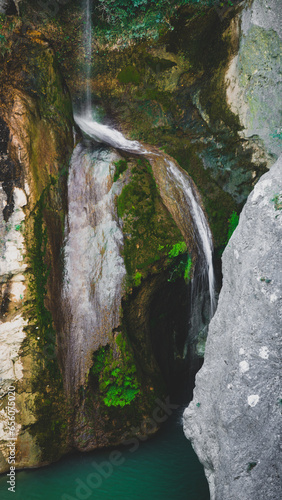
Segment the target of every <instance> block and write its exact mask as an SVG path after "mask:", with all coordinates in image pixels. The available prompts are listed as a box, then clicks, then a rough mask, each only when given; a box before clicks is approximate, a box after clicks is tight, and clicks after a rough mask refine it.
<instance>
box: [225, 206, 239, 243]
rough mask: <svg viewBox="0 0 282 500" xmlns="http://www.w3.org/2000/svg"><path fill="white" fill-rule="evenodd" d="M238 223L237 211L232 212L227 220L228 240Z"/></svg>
mask: <svg viewBox="0 0 282 500" xmlns="http://www.w3.org/2000/svg"><path fill="white" fill-rule="evenodd" d="M238 223H239V215H238V214H237V212H232V214H231V216H230V219H229V220H228V233H227V241H229V240H230V238H231V236H232V234H233V233H234V231H235V229H236V227H237V226H238Z"/></svg>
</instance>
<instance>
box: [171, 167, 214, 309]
mask: <svg viewBox="0 0 282 500" xmlns="http://www.w3.org/2000/svg"><path fill="white" fill-rule="evenodd" d="M168 165H169V167H168V168H169V174H170V175H171V177H172V179H173V181H174V182H175V183H176V184H177V185H178V186H179V188H180V189H182V190H183V193H184V197H185V200H186V202H187V205H188V206H189V211H190V215H191V217H192V220H193V228H194V237H195V240H196V243H197V250H198V256H199V257H200V258H201V261H202V266H203V269H202V271H203V273H207V276H208V282H209V295H210V318H212V317H213V315H214V312H215V308H216V299H215V277H214V269H213V260H212V256H213V242H212V234H211V230H210V227H209V224H208V221H207V218H206V216H205V213H204V211H203V209H202V207H201V200H200V197H199V194H198V192H197V191H196V189H195V186H194V185H193V184H192V182H191V179H190V178H189V177H188V175H184V172H182V171H181V170H180V169H179V168H177V166H176V165H175V163H173V162H172V161H171V160H168Z"/></svg>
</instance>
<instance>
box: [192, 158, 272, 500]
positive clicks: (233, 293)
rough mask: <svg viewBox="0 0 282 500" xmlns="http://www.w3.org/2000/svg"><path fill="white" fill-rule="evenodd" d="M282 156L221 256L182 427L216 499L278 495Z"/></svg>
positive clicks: (252, 196)
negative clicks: (217, 288)
mask: <svg viewBox="0 0 282 500" xmlns="http://www.w3.org/2000/svg"><path fill="white" fill-rule="evenodd" d="M281 169H282V157H280V158H279V159H278V161H277V162H276V163H275V165H273V166H272V167H271V169H270V171H269V172H268V173H266V174H265V175H264V176H262V178H261V179H260V180H259V182H258V183H257V184H256V186H255V189H254V191H253V192H252V193H251V194H250V196H249V198H248V201H247V203H246V205H245V207H244V209H243V211H242V214H241V216H240V222H239V225H238V227H237V229H236V230H235V232H234V233H233V236H232V237H231V240H230V241H229V243H228V246H227V248H226V250H225V252H224V254H223V287H222V290H221V292H220V297H219V303H218V309H217V312H216V314H215V316H214V318H213V320H212V322H211V324H210V328H209V333H208V339H207V345H206V353H205V361H204V365H203V367H202V368H201V370H200V371H199V372H198V374H197V376H196V388H195V390H194V397H193V401H192V402H191V403H190V405H189V407H188V409H186V410H185V412H184V416H183V423H184V432H185V434H186V436H187V438H189V439H190V440H191V441H192V444H193V446H194V448H195V450H196V453H197V454H198V457H199V459H200V460H201V462H202V463H203V465H204V467H205V471H206V476H207V478H208V481H209V485H210V492H211V499H212V500H213V499H217V500H226V499H227V498H228V500H233V499H234V500H235V499H237V498H241V499H242V500H250V499H256V500H266V499H269V500H270V499H272V500H273V499H276V498H277V499H278V498H280V497H281V493H282V490H281V472H282V471H281V460H280V458H279V453H280V433H281V372H280V370H281V327H282V304H281V296H282V272H281V270H282V261H281V251H280V248H281V237H282V176H281V171H282V170H281Z"/></svg>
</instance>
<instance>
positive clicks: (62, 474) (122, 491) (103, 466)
mask: <svg viewBox="0 0 282 500" xmlns="http://www.w3.org/2000/svg"><path fill="white" fill-rule="evenodd" d="M181 414H182V410H181V411H179V413H178V415H173V417H171V418H170V419H169V420H168V421H167V422H166V423H165V424H164V426H163V427H162V429H161V430H160V431H159V432H158V433H157V434H156V435H155V436H154V437H153V438H151V439H150V440H148V441H145V442H143V443H142V442H137V441H136V442H135V443H134V444H133V443H131V444H127V445H123V446H122V447H119V448H116V449H113V450H103V451H96V452H90V453H84V454H82V453H79V454H75V455H71V456H67V457H64V458H63V459H61V460H60V461H59V462H57V463H55V464H52V465H50V466H48V467H43V468H40V469H33V470H23V471H19V472H17V474H16V493H12V492H9V491H8V489H7V488H8V485H7V483H6V481H7V476H6V475H3V476H1V477H0V498H1V500H12V499H13V500H87V499H89V500H94V499H96V500H135V499H136V500H209V498H210V496H209V490H208V485H207V481H206V479H205V475H204V471H203V467H202V466H201V464H200V463H199V461H198V459H197V456H196V454H195V453H194V451H193V449H192V447H191V445H190V443H189V441H187V439H186V438H185V437H184V434H183V430H182V425H181Z"/></svg>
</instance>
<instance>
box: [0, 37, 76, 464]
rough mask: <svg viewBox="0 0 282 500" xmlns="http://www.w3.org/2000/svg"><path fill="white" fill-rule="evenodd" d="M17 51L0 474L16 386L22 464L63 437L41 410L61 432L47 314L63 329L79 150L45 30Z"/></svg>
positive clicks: (1, 266) (4, 89)
mask: <svg viewBox="0 0 282 500" xmlns="http://www.w3.org/2000/svg"><path fill="white" fill-rule="evenodd" d="M10 42H11V40H10ZM10 42H9V43H10ZM7 45H8V42H7ZM10 49H11V53H10V59H9V58H6V60H5V62H3V61H2V65H1V90H0V106H1V107H0V112H1V115H0V134H1V140H0V180H1V184H2V185H1V191H0V195H1V214H0V232H1V241H0V245H1V262H0V276H1V278H0V279H1V323H0V331H1V334H0V343H1V368H0V377H1V378H0V389H1V402H2V404H3V406H2V407H1V413H0V421H1V426H0V429H1V431H0V469H1V471H3V470H6V469H7V467H9V466H8V464H7V461H6V459H7V453H8V447H7V439H8V437H9V434H8V428H7V407H6V404H7V394H8V390H9V386H16V391H17V396H16V407H17V410H18V412H19V415H18V416H17V427H16V435H17V462H18V466H20V467H24V466H26V465H29V466H33V465H38V464H41V463H44V462H45V461H46V457H44V456H43V454H42V448H43V443H42V434H41V432H40V429H41V430H42V429H44V433H45V438H46V436H48V437H47V441H48V440H49V443H50V439H52V435H54V436H56V437H55V441H56V440H58V441H60V437H61V435H62V429H59V428H58V426H57V429H55V428H52V424H51V423H50V424H49V425H48V424H47V422H46V414H45V411H46V406H45V411H44V410H43V411H42V407H43V408H44V404H45V403H44V401H45V402H47V404H48V406H47V408H48V414H49V416H51V415H52V413H53V417H54V414H55V413H56V420H58V421H59V422H60V424H59V425H61V424H62V422H61V419H62V418H63V417H62V416H61V415H60V411H58V407H57V405H56V398H57V397H58V394H60V396H61V397H62V392H60V391H61V385H60V384H61V383H60V370H59V368H58V365H57V364H56V366H55V358H56V335H55V332H54V330H53V327H52V324H53V321H52V315H51V313H50V312H49V311H52V313H53V320H54V324H58V318H59V314H58V310H57V308H56V306H55V304H56V303H57V301H58V298H59V297H60V281H61V280H60V276H61V268H60V260H59V255H60V249H61V245H62V237H63V222H64V210H65V176H64V166H65V165H66V164H67V160H68V157H69V154H70V152H71V150H72V146H73V136H72V114H71V103H70V98H69V94H68V91H67V89H66V87H65V85H64V82H63V80H62V78H61V76H60V73H59V72H58V68H57V66H56V60H55V55H54V52H53V50H52V48H51V47H50V45H49V44H48V42H47V41H46V40H44V38H43V37H42V36H41V35H40V34H39V33H38V32H35V31H30V32H28V33H27V34H26V35H23V34H21V33H20V31H19V30H18V31H17V30H15V32H14V34H13V39H12V44H11V45H10ZM48 269H49V270H50V272H49V271H48ZM54 368H55V373H56V377H55V378H56V380H53V379H52V377H53V375H51V372H52V370H53V369H54ZM52 373H54V372H52ZM51 379H52V382H50V381H51ZM47 393H48V396H47ZM52 408H53V410H52ZM50 411H51V413H50ZM42 415H43V416H42ZM46 424H47V426H46ZM33 426H35V429H36V430H35V432H34V431H33ZM46 430H47V433H46ZM45 438H43V439H45ZM40 439H41V442H40ZM56 453H57V451H56V452H55V455H56Z"/></svg>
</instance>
